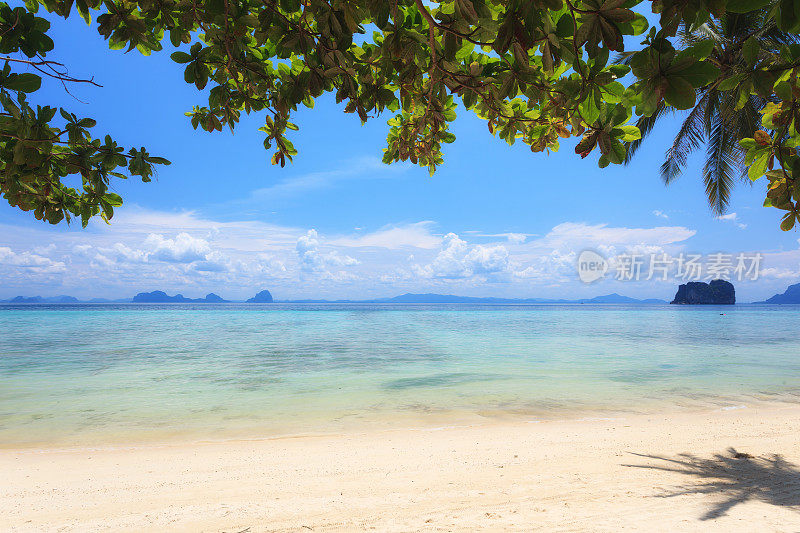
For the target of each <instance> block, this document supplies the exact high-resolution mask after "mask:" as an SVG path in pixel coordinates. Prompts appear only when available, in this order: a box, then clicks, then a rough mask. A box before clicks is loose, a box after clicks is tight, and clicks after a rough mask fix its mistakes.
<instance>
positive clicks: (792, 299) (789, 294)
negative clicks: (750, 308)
mask: <svg viewBox="0 0 800 533" xmlns="http://www.w3.org/2000/svg"><path fill="white" fill-rule="evenodd" d="M754 303H757V304H800V283H795V284H794V285H789V288H787V289H786V292H784V293H783V294H776V295H775V296H773V297H771V298H768V299H766V300H765V301H763V302H754Z"/></svg>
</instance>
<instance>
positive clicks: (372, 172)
mask: <svg viewBox="0 0 800 533" xmlns="http://www.w3.org/2000/svg"><path fill="white" fill-rule="evenodd" d="M409 168H411V167H410V165H408V164H402V163H401V164H395V165H386V164H384V163H382V162H381V160H380V159H376V158H373V157H361V158H356V159H353V160H351V161H349V162H347V163H345V165H344V166H343V167H342V168H339V169H333V170H328V171H323V172H312V173H309V174H303V175H300V176H294V177H291V178H287V179H284V180H282V181H279V182H278V183H276V184H275V185H271V186H269V187H264V188H261V189H256V190H255V191H253V192H252V193H251V195H250V198H249V199H247V200H244V201H245V202H250V201H258V202H264V201H274V200H278V199H286V198H292V197H297V196H302V195H304V194H308V193H310V192H312V191H318V190H322V189H329V188H332V187H334V186H335V185H336V184H337V183H339V182H342V181H348V180H364V179H385V178H390V177H393V176H397V175H399V174H401V173H403V172H405V171H406V170H408V169H409Z"/></svg>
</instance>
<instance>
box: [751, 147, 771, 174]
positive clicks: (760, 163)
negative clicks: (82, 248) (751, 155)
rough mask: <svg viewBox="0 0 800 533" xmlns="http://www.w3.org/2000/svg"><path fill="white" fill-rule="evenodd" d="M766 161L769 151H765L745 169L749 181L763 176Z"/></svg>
mask: <svg viewBox="0 0 800 533" xmlns="http://www.w3.org/2000/svg"><path fill="white" fill-rule="evenodd" d="M767 161H769V152H765V153H764V154H763V155H761V156H760V157H758V158H757V159H756V160H755V161H753V164H751V165H750V168H748V169H747V177H748V178H750V180H751V181H756V180H757V179H759V178H760V177H761V176H763V175H764V172H766V170H767Z"/></svg>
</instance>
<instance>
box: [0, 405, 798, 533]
mask: <svg viewBox="0 0 800 533" xmlns="http://www.w3.org/2000/svg"><path fill="white" fill-rule="evenodd" d="M799 433H800V406H796V405H795V406H783V407H781V406H772V407H769V408H747V409H730V410H721V409H717V410H714V411H706V412H703V413H698V412H691V413H671V414H644V415H639V414H637V415H629V416H624V417H621V418H612V419H600V420H598V419H590V420H559V421H541V422H538V423H526V422H520V421H492V422H489V423H485V424H475V425H467V426H462V427H438V428H416V429H412V428H405V429H400V428H394V429H381V430H376V431H364V432H350V433H343V434H320V435H299V436H280V437H268V438H260V439H246V440H245V439H239V440H223V441H208V440H207V441H195V442H175V441H171V442H161V443H158V444H146V445H142V444H136V445H127V446H115V447H108V446H101V447H94V448H86V447H71V448H20V449H16V450H10V449H4V450H0V472H3V477H4V478H5V483H3V484H2V486H0V499H2V501H4V502H6V503H7V505H4V506H2V508H0V529H2V530H8V531H14V532H17V531H19V532H22V531H42V530H56V529H58V530H60V531H97V530H114V531H201V530H202V531H227V532H232V531H233V532H238V531H245V530H246V531H248V532H257V531H298V530H305V531H308V530H309V529H313V530H314V531H351V530H362V529H370V528H374V529H376V530H379V531H409V530H430V531H438V530H446V531H469V530H473V531H474V530H487V531H488V530H497V529H503V530H511V531H522V530H531V529H537V528H541V529H545V530H594V531H598V530H599V531H617V530H619V529H624V528H631V529H638V527H637V526H639V527H643V526H644V524H647V527H648V528H649V529H650V530H667V529H673V530H674V529H676V528H677V529H680V530H682V531H709V530H719V531H732V530H733V531H752V530H759V529H760V530H775V531H783V530H797V529H800V470H799V468H800V467H798V466H797V465H798V464H800V445H798V443H797V439H796V435H798V434H799ZM731 450H734V451H731ZM247 528H250V529H247Z"/></svg>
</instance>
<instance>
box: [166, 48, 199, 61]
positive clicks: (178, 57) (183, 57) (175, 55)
mask: <svg viewBox="0 0 800 533" xmlns="http://www.w3.org/2000/svg"><path fill="white" fill-rule="evenodd" d="M169 57H171V58H172V60H173V61H175V62H176V63H189V62H190V61H191V60H192V59H193V58H192V56H191V55H189V54H187V53H186V52H181V51H180V50H179V51H177V52H172V54H170V56H169Z"/></svg>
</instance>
